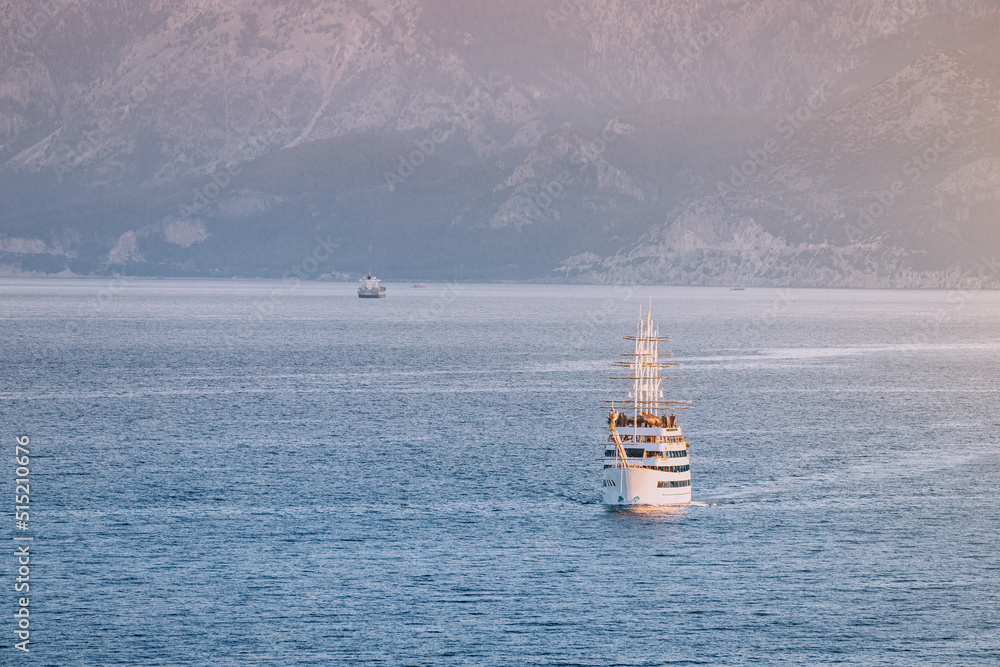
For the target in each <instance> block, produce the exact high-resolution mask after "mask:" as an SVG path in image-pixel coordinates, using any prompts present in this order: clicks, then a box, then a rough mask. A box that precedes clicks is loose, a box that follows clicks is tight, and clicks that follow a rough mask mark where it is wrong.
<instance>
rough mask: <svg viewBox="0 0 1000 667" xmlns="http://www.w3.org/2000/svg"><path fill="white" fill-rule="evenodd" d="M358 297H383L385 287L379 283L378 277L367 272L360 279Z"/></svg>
mask: <svg viewBox="0 0 1000 667" xmlns="http://www.w3.org/2000/svg"><path fill="white" fill-rule="evenodd" d="M358 297H359V298H361V299H384V298H385V288H384V287H382V286H381V285H379V279H378V278H376V277H375V276H373V275H372V274H371V273H369V274H368V275H367V276H365V277H364V278H362V279H361V287H359V288H358Z"/></svg>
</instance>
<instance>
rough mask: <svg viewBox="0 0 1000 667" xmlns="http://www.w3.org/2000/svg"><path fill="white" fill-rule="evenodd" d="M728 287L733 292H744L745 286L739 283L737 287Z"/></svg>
mask: <svg viewBox="0 0 1000 667" xmlns="http://www.w3.org/2000/svg"><path fill="white" fill-rule="evenodd" d="M729 289H731V290H732V291H733V292H745V291H746V289H747V288H746V287H744V286H743V285H739V286H737V287H730V288H729Z"/></svg>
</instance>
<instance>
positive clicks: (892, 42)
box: [0, 0, 1000, 286]
mask: <svg viewBox="0 0 1000 667" xmlns="http://www.w3.org/2000/svg"><path fill="white" fill-rule="evenodd" d="M998 28H1000V14H998V11H997V7H996V6H995V3H994V2H992V1H986V0H967V1H964V2H957V1H951V0H936V1H932V0H927V1H925V2H918V1H917V0H894V1H888V0H886V1H881V0H875V1H873V0H869V1H867V2H861V1H856V0H850V1H848V2H832V1H817V2H810V3H786V2H781V1H779V0H763V1H762V2H758V3H747V4H737V3H733V2H729V1H727V0H682V1H678V2H671V3H651V2H626V1H625V0H612V1H601V0H563V1H562V2H555V0H553V1H552V2H541V3H540V2H537V1H529V0H512V1H510V2H505V3H490V2H487V1H486V0H372V1H362V0H336V1H335V0H293V1H291V2H283V3H276V2H270V1H267V0H153V1H151V2H144V3H140V2H134V1H132V0H90V1H88V2H82V1H80V0H47V1H46V2H43V3H41V4H39V5H30V4H26V3H14V2H13V0H0V31H2V32H3V34H4V35H5V36H6V38H5V39H3V40H2V41H0V64H2V67H0V269H2V270H3V271H4V272H6V273H25V272H27V273H66V274H75V275H102V274H110V273H117V272H125V273H128V274H133V275H135V274H141V275H202V276H281V275H288V274H290V273H297V274H298V275H300V276H302V277H308V278H315V277H319V276H321V275H330V276H334V277H340V276H345V277H346V276H348V275H351V274H354V273H357V272H360V271H364V270H366V269H367V268H372V269H374V270H376V271H377V272H378V273H379V274H380V275H382V276H385V277H388V278H392V277H400V278H422V279H494V280H495V279H518V280H525V279H546V280H573V281H581V280H585V281H598V282H606V281H654V282H683V283H696V284H725V283H748V284H749V283H752V284H797V285H819V284H829V285H857V286H873V285H884V286H942V285H949V284H956V283H959V282H962V281H963V280H965V279H966V278H967V277H968V276H969V275H970V271H975V266H976V263H977V262H980V261H981V259H982V258H983V257H987V258H988V257H991V256H992V255H991V253H994V252H996V251H998V250H1000V236H998V233H997V232H996V225H995V224H993V222H992V221H994V220H996V213H997V201H996V197H997V196H1000V195H997V194H996V193H997V192H998V190H997V188H996V185H997V182H996V179H997V177H998V173H1000V155H998V153H997V148H998V147H997V132H996V130H995V129H994V128H993V127H992V125H993V122H992V119H993V118H995V117H996V114H997V112H998V110H1000V97H998V96H997V87H998V85H1000V78H998V75H997V63H998V62H1000V44H998V43H997V42H996V40H995V35H996V34H997V29H998ZM880 206H881V209H880V208H879V207H880ZM992 278H995V276H992V277H990V279H992Z"/></svg>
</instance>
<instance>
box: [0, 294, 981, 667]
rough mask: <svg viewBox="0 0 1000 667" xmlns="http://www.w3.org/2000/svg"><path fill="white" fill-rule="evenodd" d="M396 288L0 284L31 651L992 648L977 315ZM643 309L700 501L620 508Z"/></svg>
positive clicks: (610, 652) (729, 299) (544, 652)
mask: <svg viewBox="0 0 1000 667" xmlns="http://www.w3.org/2000/svg"><path fill="white" fill-rule="evenodd" d="M388 289H389V298H387V299H384V300H360V299H358V298H357V297H356V294H355V291H354V290H355V286H353V285H347V284H322V283H321V284H310V285H306V286H300V287H294V286H290V285H283V284H281V283H266V282H256V283H221V282H218V283H215V282H192V281H140V280H127V281H118V282H113V283H106V282H103V281H74V282H70V281H56V280H46V281H42V280H38V281H30V280H10V279H8V280H3V281H0V334H2V342H3V345H2V348H0V371H2V377H3V381H2V383H0V410H2V416H3V419H2V422H0V423H2V434H0V435H2V438H3V442H4V443H5V444H4V445H3V446H4V447H5V448H7V449H8V450H9V451H10V453H11V454H12V453H13V445H14V436H15V435H16V434H19V433H27V434H29V435H30V436H31V438H32V445H33V459H34V460H33V474H34V477H35V479H34V481H33V484H32V496H33V503H34V508H33V519H34V523H35V525H34V534H35V535H36V542H35V546H34V548H35V550H36V555H35V563H34V564H35V567H34V569H33V570H32V578H33V584H32V601H31V604H32V608H33V611H32V621H33V626H32V627H33V629H34V630H35V632H34V634H33V636H32V640H33V642H34V643H33V650H32V654H31V657H30V663H28V662H25V664H39V665H42V664H45V665H202V664H206V665H207V664H213V665H435V666H437V665H479V664H483V665H492V664H504V665H612V664H613V665H668V664H711V665H714V664H726V665H729V664H810V665H811V664H852V665H854V664H871V665H914V664H931V665H956V664H963V665H995V664H997V661H998V660H1000V620H998V618H1000V617H998V613H997V612H998V602H1000V570H998V565H1000V550H998V549H997V546H998V537H997V536H998V534H1000V510H998V503H997V494H998V489H1000V409H998V408H1000V387H998V382H997V381H998V378H1000V354H998V353H1000V295H998V294H997V293H989V292H987V293H978V292H977V293H972V292H970V293H958V292H954V293H946V292H883V291H858V290H840V291H838V290H834V291H829V290H791V291H781V290H765V289H748V290H747V291H745V292H734V291H730V290H727V289H713V288H636V289H632V290H626V289H620V288H611V287H559V286H490V285H473V286H464V285H453V286H442V285H430V286H428V287H427V288H426V289H411V288H409V287H408V286H404V285H388ZM649 303H652V307H653V312H654V316H655V318H656V319H657V320H658V321H659V322H660V328H661V332H663V333H669V334H670V335H672V336H673V342H672V347H673V350H674V352H675V354H676V357H677V358H678V360H679V361H682V362H684V363H685V366H684V368H683V372H682V374H683V375H684V376H685V379H684V380H683V381H682V382H680V383H679V384H678V386H677V390H676V394H675V396H676V397H677V398H680V399H684V400H691V401H693V402H694V404H695V406H696V407H695V409H694V410H692V411H690V412H688V413H684V414H682V415H681V425H682V426H683V427H684V428H685V430H686V431H687V433H688V435H689V438H690V440H691V442H692V452H693V454H692V477H693V497H694V499H695V500H696V501H697V502H696V503H695V504H694V505H692V506H688V507H683V508H676V509H666V510H647V511H631V512H621V511H613V510H609V509H607V508H605V507H603V506H601V505H600V504H598V499H599V497H600V493H599V492H600V486H599V484H600V467H601V464H600V463H599V462H597V461H595V458H596V457H597V456H599V455H600V453H601V452H602V450H603V446H602V445H601V444H600V443H602V442H603V440H604V439H605V437H606V435H607V434H606V430H605V428H606V427H605V421H604V419H605V415H604V414H603V413H602V412H601V410H600V409H599V407H598V406H599V404H600V401H601V400H602V399H604V398H611V397H612V396H613V395H614V393H613V391H614V389H615V387H614V383H613V382H612V381H610V380H609V379H608V375H610V374H611V373H610V362H612V361H614V360H616V359H619V358H620V357H619V356H618V355H619V354H620V353H622V352H624V351H625V347H624V342H623V341H622V340H621V336H622V335H625V334H627V333H630V332H631V330H632V329H633V327H634V326H635V320H636V317H637V315H638V310H639V307H640V305H647V304H649ZM6 460H7V461H8V463H7V465H8V466H10V469H9V470H8V471H7V472H6V473H5V474H6V476H7V478H8V479H11V478H12V477H11V476H12V474H13V463H12V461H11V459H10V457H7V459H6ZM11 490H12V489H11ZM8 497H9V496H8ZM4 512H5V514H8V516H9V512H8V510H4ZM10 523H12V522H10ZM11 528H12V526H8V528H7V533H8V535H10V534H12V533H13V531H12V530H11ZM0 565H2V567H0V572H3V573H4V574H2V576H3V577H5V578H6V579H7V580H8V581H6V582H5V583H2V587H3V590H5V591H7V593H5V597H4V600H5V602H4V604H5V608H6V609H7V610H8V612H12V611H13V610H14V609H15V606H14V605H15V604H16V602H15V601H14V597H13V592H12V585H11V584H12V580H13V574H12V572H13V571H14V570H13V559H12V558H10V557H9V556H8V557H7V562H6V563H2V564H0ZM4 616H5V617H6V618H8V619H11V616H10V613H5V614H4ZM0 626H2V627H0V643H2V644H3V645H4V648H3V652H4V653H5V654H6V655H7V656H8V658H9V657H11V656H12V655H14V651H13V649H12V648H11V643H12V641H11V639H12V637H13V632H12V631H13V622H12V621H11V620H7V621H3V622H2V623H0ZM19 659H20V657H19ZM5 660H6V658H5ZM5 664H6V663H5Z"/></svg>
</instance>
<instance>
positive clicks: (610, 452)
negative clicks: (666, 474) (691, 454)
mask: <svg viewBox="0 0 1000 667" xmlns="http://www.w3.org/2000/svg"><path fill="white" fill-rule="evenodd" d="M617 454H618V450H617V449H605V450H604V455H605V456H615V455H617ZM625 454H626V455H627V456H628V457H629V458H633V459H641V458H642V457H643V455H645V456H646V458H647V459H676V458H682V457H684V456H687V455H688V453H687V450H686V449H673V450H669V451H666V452H654V451H652V450H649V451H647V450H645V449H633V448H631V447H626V448H625Z"/></svg>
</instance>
